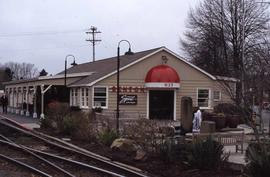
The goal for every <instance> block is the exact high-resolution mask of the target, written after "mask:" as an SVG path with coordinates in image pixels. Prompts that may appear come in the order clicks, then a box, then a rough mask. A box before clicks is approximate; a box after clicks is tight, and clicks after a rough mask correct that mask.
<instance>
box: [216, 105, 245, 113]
mask: <svg viewBox="0 0 270 177" xmlns="http://www.w3.org/2000/svg"><path fill="white" fill-rule="evenodd" d="M214 112H215V113H224V114H225V115H242V114H243V111H242V109H241V107H239V106H236V105H234V104H231V103H221V104H218V105H216V106H215V107H214Z"/></svg>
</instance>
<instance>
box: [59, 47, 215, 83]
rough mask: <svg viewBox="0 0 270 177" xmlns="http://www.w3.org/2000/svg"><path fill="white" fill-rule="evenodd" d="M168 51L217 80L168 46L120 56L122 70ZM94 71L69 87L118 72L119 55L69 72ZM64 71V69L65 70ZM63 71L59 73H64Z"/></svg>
mask: <svg viewBox="0 0 270 177" xmlns="http://www.w3.org/2000/svg"><path fill="white" fill-rule="evenodd" d="M163 50H164V51H166V52H168V53H170V54H172V55H173V56H175V57H176V58H178V59H179V60H181V61H183V62H184V63H186V64H188V65H189V66H191V67H192V68H194V69H196V70H198V71H199V72H201V73H203V74H205V75H206V76H208V77H209V78H211V79H212V80H216V77H215V76H213V75H211V74H209V73H207V72H206V71H204V70H202V69H200V68H199V67H197V66H195V65H193V64H192V63H190V62H188V61H186V60H185V59H184V58H182V57H180V56H179V55H177V54H175V53H174V52H172V51H170V50H169V49H167V48H166V47H159V48H155V49H151V50H147V51H142V52H137V53H134V55H122V56H120V60H121V62H120V71H122V70H124V69H126V68H128V67H130V66H132V65H134V64H136V63H138V62H140V61H142V60H144V59H146V58H148V57H150V56H152V55H154V54H156V53H158V52H160V51H163ZM86 71H87V72H93V73H92V74H91V75H89V76H87V77H84V78H82V79H81V80H79V81H76V82H74V83H72V84H70V85H69V87H76V86H92V85H94V84H95V83H97V82H99V81H101V80H103V79H105V78H107V77H110V76H112V75H113V74H116V72H117V57H112V58H108V59H103V60H98V61H95V62H89V63H84V64H80V65H77V66H74V67H72V68H70V69H68V71H67V73H68V74H70V73H79V72H86ZM63 72H64V71H63ZM63 72H61V73H59V74H62V73H63Z"/></svg>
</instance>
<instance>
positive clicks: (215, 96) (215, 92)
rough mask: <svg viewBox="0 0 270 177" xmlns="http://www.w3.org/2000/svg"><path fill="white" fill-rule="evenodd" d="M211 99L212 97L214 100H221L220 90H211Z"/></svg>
mask: <svg viewBox="0 0 270 177" xmlns="http://www.w3.org/2000/svg"><path fill="white" fill-rule="evenodd" d="M213 99H214V101H220V100H221V92H220V91H214V92H213Z"/></svg>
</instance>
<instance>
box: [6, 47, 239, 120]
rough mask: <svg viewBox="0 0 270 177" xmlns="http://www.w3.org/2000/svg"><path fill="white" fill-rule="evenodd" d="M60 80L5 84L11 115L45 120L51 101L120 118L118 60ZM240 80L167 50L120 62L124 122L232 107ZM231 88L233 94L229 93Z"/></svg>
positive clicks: (76, 69)
mask: <svg viewBox="0 0 270 177" xmlns="http://www.w3.org/2000/svg"><path fill="white" fill-rule="evenodd" d="M64 73H65V72H64V71H62V72H60V73H58V74H56V75H54V76H43V77H39V78H35V79H31V80H19V81H11V82H7V83H5V92H6V93H7V94H8V96H9V107H8V111H9V112H11V113H17V114H22V115H24V114H25V115H27V116H33V117H39V116H41V117H44V114H45V113H46V109H48V108H47V104H48V103H50V102H51V101H55V100H56V101H60V102H68V103H69V105H70V106H72V107H78V108H80V109H81V110H83V111H89V110H92V109H93V108H97V107H98V108H102V114H106V115H110V114H111V115H112V116H113V115H115V110H116V105H117V57H112V58H107V59H102V60H98V61H94V62H88V63H83V64H79V65H74V66H72V67H70V68H68V69H67V72H66V73H67V74H66V86H65V74H64ZM236 82H237V80H236V79H233V78H225V77H219V76H213V75H211V74H209V73H207V72H206V71H204V70H202V69H200V68H198V67H197V66H195V65H193V64H191V63H190V62H188V61H187V60H185V59H184V58H182V57H180V56H178V55H177V54H175V53H174V52H172V51H170V50H169V49H167V48H165V47H160V48H156V49H151V50H146V51H141V52H136V53H134V54H133V55H122V56H120V87H119V92H120V95H119V96H120V101H119V104H120V118H139V117H145V118H148V119H156V120H181V118H182V117H183V116H185V115H184V113H185V112H186V110H185V109H187V106H186V105H185V104H186V103H187V102H186V100H189V104H190V103H191V104H192V106H194V107H195V106H196V107H197V106H198V107H200V108H201V109H207V110H212V109H213V107H214V106H215V105H217V104H219V103H227V102H232V100H231V97H232V95H234V91H235V85H236ZM228 87H230V88H228ZM45 117H46V116H45Z"/></svg>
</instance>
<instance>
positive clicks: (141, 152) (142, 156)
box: [134, 149, 147, 162]
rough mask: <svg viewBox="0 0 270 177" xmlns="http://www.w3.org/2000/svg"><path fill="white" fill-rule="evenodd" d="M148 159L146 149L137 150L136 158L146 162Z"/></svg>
mask: <svg viewBox="0 0 270 177" xmlns="http://www.w3.org/2000/svg"><path fill="white" fill-rule="evenodd" d="M146 159H147V153H146V152H145V151H144V150H142V149H139V150H137V151H136V156H135V157H134V160H136V161H142V162H144V161H145V160H146Z"/></svg>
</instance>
